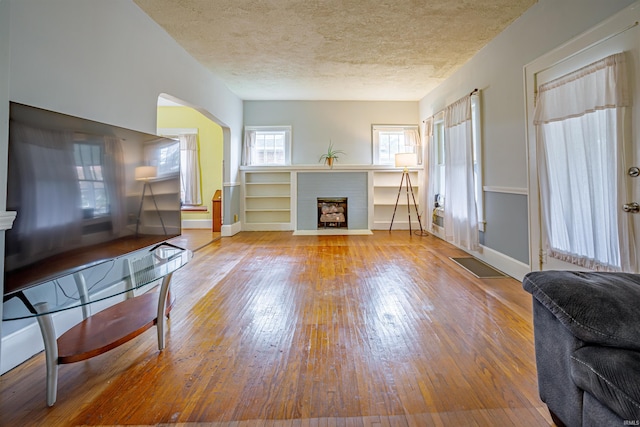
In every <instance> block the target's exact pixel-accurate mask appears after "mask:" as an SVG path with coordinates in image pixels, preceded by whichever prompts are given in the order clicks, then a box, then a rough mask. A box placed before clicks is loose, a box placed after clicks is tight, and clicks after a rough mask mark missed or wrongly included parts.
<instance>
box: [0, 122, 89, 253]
mask: <svg viewBox="0 0 640 427" xmlns="http://www.w3.org/2000/svg"><path fill="white" fill-rule="evenodd" d="M11 129H12V131H11V133H10V135H9V138H10V140H11V144H10V149H11V150H13V151H14V158H15V160H16V161H15V164H14V165H12V166H13V167H12V170H11V173H12V175H13V176H15V178H18V180H19V182H20V183H21V184H22V185H21V186H20V188H19V189H18V191H17V192H16V193H15V194H14V195H13V198H12V200H8V201H7V203H9V204H10V205H11V206H13V207H15V209H17V210H18V216H17V217H16V223H15V225H14V230H15V232H17V233H20V234H22V235H24V236H28V238H25V239H23V241H22V243H21V245H22V248H21V251H20V252H21V253H22V254H24V255H26V256H28V257H29V260H17V262H22V261H33V260H34V259H39V258H44V257H46V256H49V255H51V254H54V253H56V252H57V251H58V249H59V248H62V247H65V246H68V245H74V244H79V243H80V239H81V237H82V200H81V193H80V185H79V182H78V175H77V173H76V163H75V159H74V151H73V133H71V132H62V131H55V130H48V129H37V128H32V127H30V126H28V125H24V124H22V123H19V122H13V123H12V127H11ZM15 178H14V179H15ZM53 189H55V191H52V190H53Z"/></svg>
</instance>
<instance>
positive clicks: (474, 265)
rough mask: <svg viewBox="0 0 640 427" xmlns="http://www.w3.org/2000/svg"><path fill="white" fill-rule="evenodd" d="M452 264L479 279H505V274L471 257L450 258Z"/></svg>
mask: <svg viewBox="0 0 640 427" xmlns="http://www.w3.org/2000/svg"><path fill="white" fill-rule="evenodd" d="M450 258H451V260H452V261H453V262H455V263H456V264H458V265H459V266H460V267H462V268H464V269H465V270H467V271H468V272H469V273H471V274H473V275H474V276H476V277H477V278H479V279H492V278H498V277H507V275H506V274H504V273H502V272H500V271H498V270H496V269H495V268H493V267H491V266H490V265H488V264H485V263H484V262H482V261H480V260H478V259H476V258H473V257H462V258H454V257H450Z"/></svg>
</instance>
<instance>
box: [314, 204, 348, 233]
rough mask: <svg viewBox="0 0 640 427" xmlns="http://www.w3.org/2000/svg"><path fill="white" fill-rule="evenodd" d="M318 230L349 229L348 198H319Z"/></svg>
mask: <svg viewBox="0 0 640 427" xmlns="http://www.w3.org/2000/svg"><path fill="white" fill-rule="evenodd" d="M318 228H347V198H346V197H330V198H329V197H318Z"/></svg>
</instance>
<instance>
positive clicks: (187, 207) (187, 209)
mask: <svg viewBox="0 0 640 427" xmlns="http://www.w3.org/2000/svg"><path fill="white" fill-rule="evenodd" d="M180 210H181V211H182V212H207V207H206V206H192V205H185V206H182V207H181V208H180Z"/></svg>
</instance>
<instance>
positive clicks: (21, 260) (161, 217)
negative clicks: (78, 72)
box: [4, 102, 181, 295]
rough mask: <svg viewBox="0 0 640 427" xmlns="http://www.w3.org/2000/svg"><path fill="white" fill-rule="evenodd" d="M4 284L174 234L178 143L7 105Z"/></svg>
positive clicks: (14, 286)
mask: <svg viewBox="0 0 640 427" xmlns="http://www.w3.org/2000/svg"><path fill="white" fill-rule="evenodd" d="M7 210H8V211H16V212H17V215H16V219H15V222H14V224H13V227H12V228H11V229H10V230H7V232H6V235H5V290H4V294H5V295H7V294H11V293H14V292H16V291H19V290H22V289H25V288H27V287H30V286H33V285H35V284H38V283H42V282H45V281H49V280H53V279H55V278H58V277H61V276H63V275H66V274H70V273H73V272H75V271H78V270H80V269H82V268H85V267H88V266H91V265H96V264H98V263H101V262H104V261H108V260H110V259H113V258H115V257H118V256H121V255H125V254H127V253H130V252H133V251H136V250H139V249H142V248H145V247H147V246H152V245H156V244H158V243H161V242H163V241H165V240H168V239H171V238H173V237H176V236H178V235H180V233H181V220H180V147H179V142H178V141H175V140H172V139H169V138H162V137H158V136H156V135H151V134H146V133H142V132H138V131H133V130H129V129H124V128H120V127H117V126H111V125H108V124H105V123H99V122H95V121H91V120H87V119H82V118H79V117H73V116H69V115H65V114H61V113H57V112H53V111H48V110H43V109H40V108H35V107H31V106H27V105H23V104H18V103H14V102H12V103H11V105H10V120H9V158H8V178H7Z"/></svg>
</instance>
